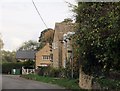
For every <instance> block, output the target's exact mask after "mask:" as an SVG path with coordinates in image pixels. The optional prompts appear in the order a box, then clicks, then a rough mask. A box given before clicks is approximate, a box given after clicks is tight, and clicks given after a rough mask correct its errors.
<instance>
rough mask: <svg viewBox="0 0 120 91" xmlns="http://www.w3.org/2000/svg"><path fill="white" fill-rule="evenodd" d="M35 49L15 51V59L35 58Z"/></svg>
mask: <svg viewBox="0 0 120 91" xmlns="http://www.w3.org/2000/svg"><path fill="white" fill-rule="evenodd" d="M35 53H36V51H17V52H16V58H17V59H35Z"/></svg>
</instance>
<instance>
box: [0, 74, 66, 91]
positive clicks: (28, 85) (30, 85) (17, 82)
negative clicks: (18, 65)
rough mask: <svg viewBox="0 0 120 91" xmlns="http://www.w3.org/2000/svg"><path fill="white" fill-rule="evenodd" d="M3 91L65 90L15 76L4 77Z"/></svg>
mask: <svg viewBox="0 0 120 91" xmlns="http://www.w3.org/2000/svg"><path fill="white" fill-rule="evenodd" d="M2 89H61V90H62V89H64V88H62V87H59V86H57V85H53V84H48V83H42V82H38V81H33V80H27V79H24V78H21V77H19V76H15V75H3V76H2Z"/></svg>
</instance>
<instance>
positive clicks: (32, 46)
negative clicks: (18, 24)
mask: <svg viewBox="0 0 120 91" xmlns="http://www.w3.org/2000/svg"><path fill="white" fill-rule="evenodd" d="M38 48H39V43H38V42H36V41H34V40H29V41H26V42H24V43H23V44H22V45H21V47H19V49H18V50H37V49H38Z"/></svg>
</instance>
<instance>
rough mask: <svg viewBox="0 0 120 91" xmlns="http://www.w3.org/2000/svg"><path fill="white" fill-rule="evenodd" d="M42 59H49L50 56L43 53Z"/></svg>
mask: <svg viewBox="0 0 120 91" xmlns="http://www.w3.org/2000/svg"><path fill="white" fill-rule="evenodd" d="M42 59H43V60H51V56H50V55H43V56H42Z"/></svg>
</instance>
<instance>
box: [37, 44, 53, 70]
mask: <svg viewBox="0 0 120 91" xmlns="http://www.w3.org/2000/svg"><path fill="white" fill-rule="evenodd" d="M50 46H51V45H50V44H49V43H46V45H45V46H44V47H43V48H42V49H40V50H39V51H38V52H36V60H35V68H36V69H37V68H38V67H47V66H50V65H52V56H51V48H50Z"/></svg>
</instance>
